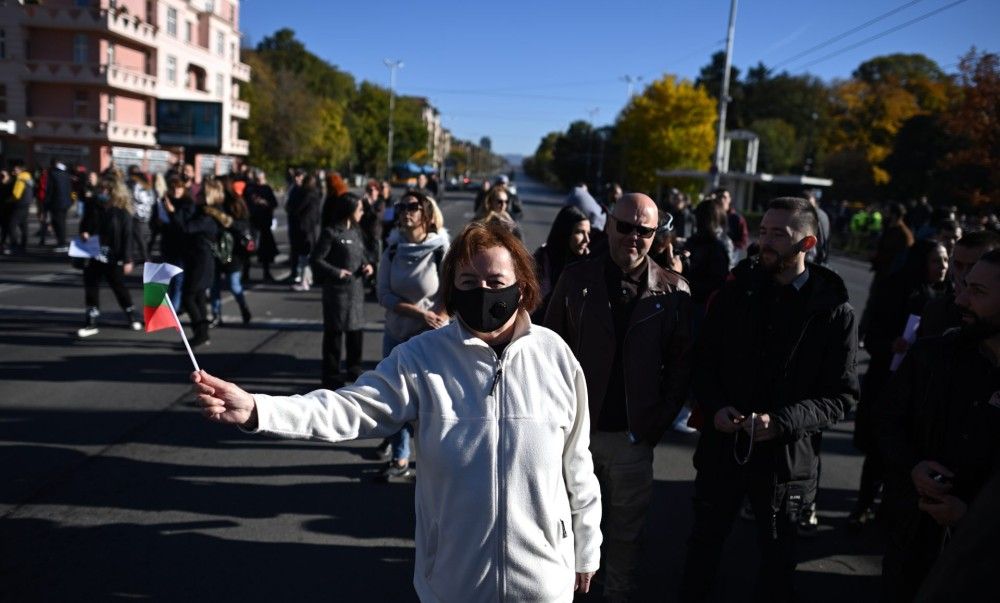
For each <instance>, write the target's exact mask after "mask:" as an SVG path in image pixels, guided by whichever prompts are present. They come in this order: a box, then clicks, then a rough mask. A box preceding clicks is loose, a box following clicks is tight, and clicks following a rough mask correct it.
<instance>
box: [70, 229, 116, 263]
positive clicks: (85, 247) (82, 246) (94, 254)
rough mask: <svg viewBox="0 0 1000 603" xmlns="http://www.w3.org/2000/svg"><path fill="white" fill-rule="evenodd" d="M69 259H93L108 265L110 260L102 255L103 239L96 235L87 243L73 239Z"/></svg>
mask: <svg viewBox="0 0 1000 603" xmlns="http://www.w3.org/2000/svg"><path fill="white" fill-rule="evenodd" d="M69 257H71V258H91V259H95V260H97V261H98V262H101V263H107V261H108V259H107V258H106V257H104V254H102V253H101V237H99V236H97V235H94V236H92V237H90V238H88V239H87V240H86V241H84V240H82V239H79V238H77V239H73V240H72V241H70V242H69Z"/></svg>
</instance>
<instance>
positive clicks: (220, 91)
mask: <svg viewBox="0 0 1000 603" xmlns="http://www.w3.org/2000/svg"><path fill="white" fill-rule="evenodd" d="M225 85H226V84H225V78H224V77H223V76H222V74H221V73H216V74H215V95H216V96H218V97H219V98H223V97H224V96H226V90H225V88H224V86H225Z"/></svg>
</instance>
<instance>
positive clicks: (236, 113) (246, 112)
mask: <svg viewBox="0 0 1000 603" xmlns="http://www.w3.org/2000/svg"><path fill="white" fill-rule="evenodd" d="M229 114H230V115H232V116H233V117H235V118H236V119H247V118H249V117H250V103H248V102H246V101H241V100H238V99H233V100H231V101H230V102H229Z"/></svg>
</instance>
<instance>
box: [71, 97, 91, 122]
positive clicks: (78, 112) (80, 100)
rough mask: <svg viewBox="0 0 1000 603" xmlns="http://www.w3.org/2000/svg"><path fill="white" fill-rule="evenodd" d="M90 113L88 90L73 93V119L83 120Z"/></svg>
mask: <svg viewBox="0 0 1000 603" xmlns="http://www.w3.org/2000/svg"><path fill="white" fill-rule="evenodd" d="M89 112H90V95H88V94H87V91H86V90H76V91H75V92H73V117H75V118H77V119H83V118H85V117H88V115H87V114H88V113H89Z"/></svg>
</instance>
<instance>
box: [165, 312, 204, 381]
mask: <svg viewBox="0 0 1000 603" xmlns="http://www.w3.org/2000/svg"><path fill="white" fill-rule="evenodd" d="M164 299H166V300H167V306H169V307H170V313H171V314H173V315H174V320H176V321H177V330H178V331H180V332H181V341H183V342H184V348H185V349H187V353H188V358H190V359H191V364H193V365H194V370H195V372H198V371H200V370H201V368H199V367H198V361H197V360H195V359H194V352H192V351H191V344H190V343H188V338H187V334H186V333H185V332H184V327H183V326H181V319H179V318H177V310H174V303H173V302H172V301H170V296H169V295H167V296H166V297H165V298H164Z"/></svg>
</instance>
